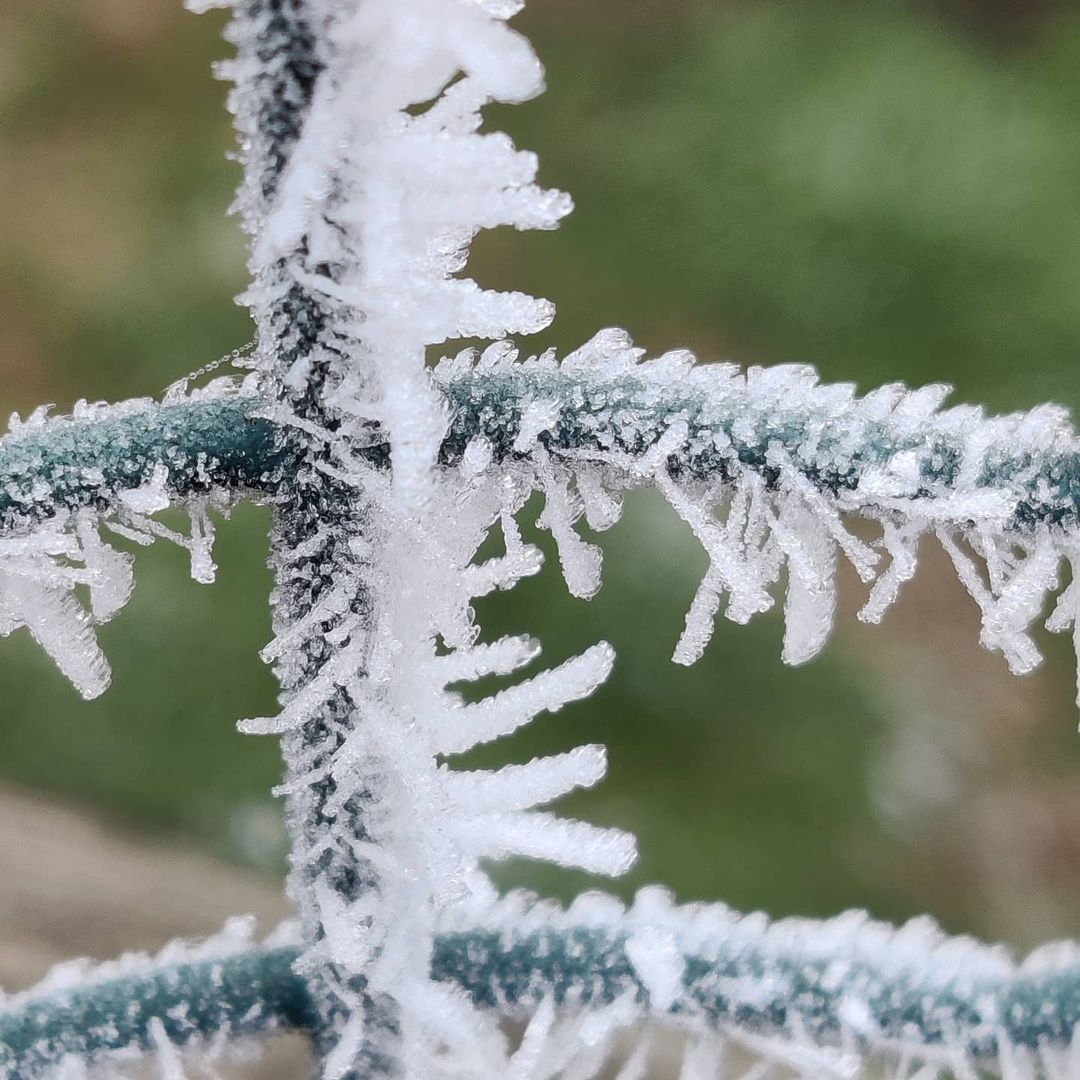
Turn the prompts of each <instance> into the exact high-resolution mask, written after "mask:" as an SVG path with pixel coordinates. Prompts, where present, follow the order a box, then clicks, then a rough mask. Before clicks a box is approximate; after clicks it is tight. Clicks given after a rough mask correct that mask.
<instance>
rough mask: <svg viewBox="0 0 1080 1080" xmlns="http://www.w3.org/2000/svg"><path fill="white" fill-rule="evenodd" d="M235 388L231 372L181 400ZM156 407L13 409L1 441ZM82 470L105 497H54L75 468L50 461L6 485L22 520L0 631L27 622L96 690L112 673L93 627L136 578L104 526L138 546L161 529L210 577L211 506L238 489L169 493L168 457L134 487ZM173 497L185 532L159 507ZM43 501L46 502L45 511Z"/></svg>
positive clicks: (6, 545) (1, 584) (6, 577)
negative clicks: (25, 412) (160, 515)
mask: <svg viewBox="0 0 1080 1080" xmlns="http://www.w3.org/2000/svg"><path fill="white" fill-rule="evenodd" d="M237 392H240V387H239V384H237V383H236V381H235V380H233V379H231V378H225V379H219V380H215V381H214V383H212V384H211V385H209V386H207V387H204V388H202V389H199V390H196V391H193V392H192V393H191V394H190V395H187V396H185V398H184V399H183V400H207V399H211V398H214V397H225V396H232V395H234V394H236V393H237ZM176 400H177V401H179V400H181V399H179V398H178V399H176ZM174 403H175V402H174ZM154 407H155V406H154V403H153V402H152V401H150V400H149V399H135V400H132V401H128V402H124V403H123V404H122V405H119V406H105V405H101V404H88V403H86V402H82V401H80V402H78V403H77V404H76V406H75V409H74V411H73V413H72V415H71V417H57V418H50V417H48V416H47V412H48V408H47V407H46V408H42V409H38V410H36V411H35V413H34V414H33V415H32V416H30V417H29V418H28V419H27V420H26V421H22V420H20V418H19V417H18V415H13V416H12V418H11V422H10V424H9V430H8V434H7V435H6V436H4V441H5V442H6V443H8V444H9V445H11V446H14V447H15V448H17V447H18V446H19V440H20V439H22V438H23V436H26V435H30V436H33V435H35V434H40V433H43V432H49V433H51V434H53V435H56V434H63V433H64V432H65V429H70V431H72V432H78V430H79V425H80V424H81V423H82V422H85V421H91V422H92V421H94V420H96V419H109V420H117V419H120V418H123V417H130V416H137V415H138V414H139V413H141V412H145V411H148V410H151V409H153V408H154ZM74 437H75V438H77V437H78V436H77V435H75V436H74ZM113 449H114V451H115V454H116V455H117V456H118V457H120V456H123V455H125V454H127V453H130V451H129V450H127V449H126V448H125V447H123V446H116V447H115V448H113ZM126 464H127V465H129V466H131V469H132V470H135V466H136V465H138V464H141V462H136V461H135V460H134V459H133V458H132V459H130V460H128V461H127V463H126ZM135 471H137V470H135ZM80 479H81V483H82V484H83V485H84V488H85V491H86V492H92V493H94V494H95V496H96V502H97V503H98V504H99V506H98V507H96V508H94V509H88V508H79V507H76V508H71V507H65V506H64V505H63V504H62V502H60V501H58V500H57V499H56V487H57V485H59V484H61V483H66V484H69V485H70V482H71V478H70V476H69V475H66V474H65V473H60V474H50V472H49V466H48V465H47V464H46V463H45V462H42V467H41V470H40V472H39V474H38V475H37V477H36V480H35V484H34V486H33V488H32V489H31V490H29V491H23V490H17V489H12V490H10V491H9V492H8V493H7V494H8V495H9V497H10V499H11V501H12V503H13V504H14V507H15V514H14V516H15V519H16V524H14V525H13V526H12V527H11V529H10V531H9V532H7V533H6V534H5V536H4V537H3V538H0V635H2V636H7V635H8V634H10V633H12V632H13V631H14V630H17V629H19V628H20V627H25V628H26V629H27V630H28V631H29V632H30V634H31V635H32V636H33V638H34V640H35V641H37V643H38V644H39V645H40V646H41V647H42V648H43V649H44V650H45V651H46V652H47V653H48V654H49V655H50V656H51V657H52V658H53V660H54V661H55V662H56V664H57V666H58V667H59V668H60V670H61V671H62V672H63V673H64V674H65V675H66V676H67V677H68V679H70V680H71V682H72V684H73V685H74V687H75V689H76V690H78V692H79V693H80V694H81V695H82V696H83V697H84V698H88V699H89V698H95V697H98V696H99V695H100V694H102V693H104V691H105V690H106V688H107V687H108V685H109V680H110V677H111V673H110V670H109V664H108V661H107V660H106V658H105V655H104V653H103V652H102V651H101V648H100V647H99V645H98V643H97V637H96V635H95V632H94V628H95V626H97V625H100V624H101V623H104V622H107V621H108V620H109V619H111V618H112V617H113V616H114V615H116V613H117V612H118V611H119V610H120V609H121V608H122V607H123V606H124V605H125V604H126V603H127V601H128V598H129V597H130V596H131V591H132V588H133V585H134V575H133V565H134V558H133V556H132V555H131V554H129V553H128V552H125V551H120V550H117V549H116V548H115V547H113V546H112V545H111V544H110V543H108V542H107V541H106V540H105V539H104V538H103V536H102V531H103V529H107V530H108V531H110V532H112V533H114V534H115V535H117V536H121V537H124V538H125V539H127V540H130V541H132V542H134V543H135V544H138V545H139V546H146V545H148V544H150V543H152V542H153V541H154V540H155V539H156V538H159V537H160V538H164V539H167V540H170V541H172V542H173V543H175V544H178V545H179V546H181V547H184V548H186V549H187V550H188V552H189V553H190V556H191V576H192V578H193V579H194V580H195V581H198V582H200V583H203V584H209V583H212V582H213V580H214V574H215V571H216V567H215V565H214V561H213V556H212V549H213V542H214V523H213V521H212V519H211V518H210V513H209V511H210V509H211V508H213V509H216V510H219V511H227V510H228V508H229V505H230V501H231V499H232V496H231V495H230V494H229V493H227V492H220V491H212V492H210V493H209V494H207V495H200V496H188V497H186V498H184V499H182V500H178V499H176V498H175V497H174V496H172V495H171V494H170V491H169V479H170V474H169V468H168V466H166V465H165V464H163V463H158V464H156V465H155V466H154V467H153V469H152V470H147V475H146V476H145V478H144V479H143V481H142V482H140V483H139V484H137V485H135V486H131V487H123V486H121V487H119V488H113V487H110V486H109V485H108V484H107V483H106V480H105V477H104V475H103V474H101V473H100V471H97V472H95V470H93V469H85V470H83V475H82V476H81V478H80ZM171 505H180V506H181V507H182V508H183V509H184V510H185V511H186V512H187V515H188V517H189V520H190V529H189V531H188V533H187V534H186V535H185V534H183V533H180V532H177V531H176V530H175V529H172V528H169V527H168V526H166V525H164V524H163V523H162V522H160V521H158V520H157V519H156V518H155V517H153V515H154V514H156V513H157V512H158V511H161V510H165V509H167V508H168V507H169V506H171ZM42 510H45V511H46V513H45V514H43V515H42V514H40V511H42ZM20 518H21V519H22V520H21V521H20V520H19V519H20ZM76 590H83V591H84V595H85V596H86V598H87V600H88V603H86V604H84V602H83V601H82V600H81V599H80V596H79V593H78V592H77V591H76Z"/></svg>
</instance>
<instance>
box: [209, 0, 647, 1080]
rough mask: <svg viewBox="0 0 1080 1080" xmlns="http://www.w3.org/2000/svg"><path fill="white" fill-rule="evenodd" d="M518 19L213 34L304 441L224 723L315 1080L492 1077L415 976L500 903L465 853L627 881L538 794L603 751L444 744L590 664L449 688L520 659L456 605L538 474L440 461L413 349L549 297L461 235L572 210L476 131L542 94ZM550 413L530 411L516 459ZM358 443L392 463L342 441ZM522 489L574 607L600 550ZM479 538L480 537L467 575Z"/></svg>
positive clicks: (479, 583)
mask: <svg viewBox="0 0 1080 1080" xmlns="http://www.w3.org/2000/svg"><path fill="white" fill-rule="evenodd" d="M517 6H518V5H516V4H513V3H500V2H487V0H398V2H395V3H393V4H384V3H370V2H362V0H346V2H344V3H341V2H337V0H334V2H330V0H307V2H302V0H295V2H290V3H287V4H281V5H276V6H275V5H262V4H258V3H256V4H247V3H245V4H237V5H235V11H236V18H235V20H234V23H233V26H232V29H231V31H230V36H231V38H232V40H234V42H235V43H236V45H237V48H238V53H237V56H236V58H235V60H233V61H231V62H230V64H229V65H228V67H227V73H228V75H229V76H230V77H231V78H232V79H233V80H234V83H235V89H234V91H233V93H232V96H231V99H230V100H231V106H232V108H233V110H234V112H235V113H236V116H237V124H238V128H239V130H240V132H241V138H242V144H243V156H244V161H245V167H246V179H245V185H244V187H243V189H242V190H241V194H240V200H239V205H240V207H241V210H242V212H243V215H244V220H245V225H246V228H247V230H248V232H249V234H250V236H251V269H252V272H253V276H254V284H253V286H252V287H251V289H250V290H249V291H248V293H247V294H246V296H245V301H246V302H247V303H248V304H249V305H250V306H251V308H252V312H253V314H254V316H255V318H256V321H257V323H258V325H259V330H260V352H259V357H260V359H259V362H258V368H259V371H260V372H261V375H262V377H263V389H264V392H265V394H266V396H267V397H268V398H271V399H272V404H270V405H269V406H268V410H267V415H268V416H269V417H270V418H272V419H273V420H275V421H276V422H278V423H279V424H281V425H283V426H285V427H288V428H290V429H292V430H293V431H294V432H295V433H297V435H298V436H299V437H301V438H303V439H305V440H307V445H308V447H309V453H308V455H307V457H306V458H305V460H304V462H303V463H302V465H301V472H300V474H299V476H298V477H297V478H296V480H297V483H296V486H295V488H294V493H292V494H289V495H286V496H285V497H284V498H283V500H282V506H281V509H280V510H279V512H278V514H279V516H278V525H277V527H276V533H275V553H274V565H275V569H276V572H277V575H278V584H277V587H276V589H275V623H274V625H275V633H276V639H275V641H273V642H271V643H270V644H269V645H268V646H267V648H266V649H265V650H264V653H263V655H264V657H266V658H267V659H268V660H270V661H271V662H272V663H274V664H275V665H276V668H277V671H278V675H279V678H280V679H281V682H282V686H283V694H282V709H281V712H280V713H279V714H278V715H276V716H271V717H256V718H251V719H248V720H245V721H243V722H242V724H241V729H242V730H244V731H247V732H251V733H276V734H280V735H281V736H282V745H283V753H284V757H285V761H286V766H287V769H286V776H285V779H284V781H283V783H282V784H281V786H280V788H279V791H280V792H281V794H283V795H284V796H285V797H286V799H287V800H288V810H287V815H288V819H289V821H290V828H291V831H292V836H293V845H294V846H293V853H292V862H293V870H292V874H291V879H290V882H291V883H290V891H291V893H292V895H293V896H294V897H295V899H296V901H297V903H298V906H299V908H300V915H301V923H302V926H303V927H304V944H305V951H304V954H303V956H302V957H301V960H300V962H299V963H300V970H302V971H303V972H305V973H306V974H310V975H311V976H312V985H313V986H314V987H315V997H316V1000H317V1006H318V1008H319V1010H320V1011H321V1013H322V1014H323V1016H324V1018H325V1021H326V1025H327V1028H328V1040H327V1042H328V1045H327V1046H326V1047H325V1048H324V1049H325V1052H324V1063H323V1071H324V1074H325V1075H326V1076H327V1077H344V1076H351V1075H353V1073H354V1071H355V1072H360V1073H363V1074H364V1075H367V1073H368V1071H377V1070H379V1069H380V1068H382V1067H383V1065H381V1064H379V1063H380V1062H387V1061H393V1062H395V1063H396V1064H395V1065H394V1066H393V1067H392V1068H390V1067H389V1066H387V1067H388V1068H390V1071H395V1070H396V1071H400V1072H401V1073H403V1074H404V1075H407V1076H415V1077H421V1076H423V1077H427V1076H435V1075H437V1074H439V1073H440V1072H441V1071H444V1070H445V1071H446V1072H456V1073H458V1074H460V1073H461V1072H462V1071H463V1070H464V1071H465V1072H467V1073H468V1074H469V1075H477V1076H480V1075H486V1073H485V1072H484V1069H483V1068H482V1067H481V1066H480V1064H479V1062H480V1061H481V1059H480V1058H477V1055H478V1054H479V1053H480V1052H481V1048H480V1047H478V1046H477V1045H475V1039H474V1038H473V1035H474V1031H475V1030H478V1029H477V1028H476V1026H475V1025H472V1027H470V1021H469V1016H470V1015H471V1014H472V1009H471V1007H470V1006H469V1005H468V1004H467V1002H466V1001H465V1000H464V999H463V998H461V997H459V996H455V995H454V994H452V993H451V992H449V991H448V990H447V989H446V988H445V987H440V986H435V985H433V984H432V983H431V981H430V977H429V968H430V954H431V948H432V941H433V933H434V920H435V918H436V917H437V915H438V913H439V912H440V911H444V910H447V909H449V908H451V907H453V906H454V905H456V904H459V903H463V902H466V901H474V900H475V899H476V898H477V897H489V896H491V895H492V894H493V890H492V887H491V885H490V884H489V883H488V881H487V879H486V877H485V876H484V874H483V871H482V868H481V863H482V860H484V859H489V858H504V857H506V856H512V855H520V856H526V857H531V858H539V859H545V860H549V861H552V862H555V863H560V864H563V865H566V866H573V867H578V868H581V869H584V870H587V871H591V872H594V873H602V874H620V873H622V872H624V871H625V870H626V869H627V868H628V867H629V866H630V864H631V863H632V861H633V859H634V855H635V853H634V844H633V840H632V838H630V837H629V836H627V835H626V834H624V833H622V832H620V831H618V830H614V829H599V828H596V827H594V826H591V825H588V824H585V823H582V822H573V821H566V820H562V819H561V818H558V817H556V816H555V815H554V814H552V813H551V812H550V811H547V810H543V809H540V808H541V807H544V806H546V805H547V804H549V803H551V802H552V801H554V800H556V799H558V798H559V797H560V796H562V795H564V794H565V793H567V792H568V791H571V790H573V789H574V788H579V787H583V786H588V785H591V784H594V783H596V782H597V780H599V778H600V776H601V775H602V773H603V770H604V764H605V758H604V755H603V752H602V750H600V749H599V748H597V747H591V746H590V747H581V748H579V749H578V750H577V751H571V752H570V753H566V754H558V755H553V756H551V757H548V758H544V759H540V760H537V761H533V762H530V763H528V764H522V765H514V766H508V767H507V768H506V769H503V770H498V771H494V772H489V773H474V772H463V771H458V770H456V769H455V768H454V767H453V760H452V759H453V758H454V757H455V756H456V755H459V754H462V753H464V752H465V751H467V750H469V749H471V748H472V747H474V746H477V745H479V744H482V743H487V742H490V741H492V740H495V739H499V738H502V737H503V736H505V735H509V734H510V733H512V732H513V731H515V730H517V729H518V728H519V727H521V726H522V725H523V724H527V723H528V722H529V721H531V720H532V719H533V718H534V717H536V716H537V715H539V714H541V713H544V712H553V711H555V710H558V709H561V708H563V707H564V706H567V705H569V704H571V703H572V702H574V701H577V700H579V699H580V698H583V697H586V696H588V695H589V694H591V693H592V692H593V691H594V690H595V689H596V688H597V687H598V686H599V685H600V683H601V682H603V680H604V679H605V678H606V677H607V675H608V673H609V672H610V670H611V667H612V663H613V654H612V650H611V649H610V647H609V646H608V645H607V644H605V643H599V644H597V645H595V646H594V647H592V648H591V649H588V650H586V651H585V652H584V653H583V654H582V655H580V656H577V657H572V658H570V659H568V660H566V661H564V662H563V663H561V664H559V665H557V666H555V667H553V668H551V669H549V670H547V671H541V672H540V673H538V674H528V675H526V676H525V677H521V676H517V677H516V681H513V682H511V683H510V685H508V686H506V687H505V688H504V689H502V690H499V691H498V692H495V693H492V694H489V695H488V696H486V697H482V698H481V699H480V700H475V694H470V695H468V696H466V695H467V692H466V691H465V690H463V689H461V688H462V687H466V686H467V685H468V684H469V683H470V682H474V681H475V680H478V679H483V678H485V677H487V676H492V675H496V676H516V673H517V672H518V671H519V670H521V669H522V668H524V667H526V666H527V665H529V664H531V663H532V662H533V660H534V659H535V657H536V655H537V652H538V647H537V645H536V643H535V642H533V641H531V640H530V639H527V638H522V637H508V638H504V639H501V640H496V641H487V642H481V641H479V640H478V636H479V629H478V628H477V626H476V625H475V623H474V617H473V609H472V606H471V605H472V602H473V600H474V599H475V598H477V597H481V596H484V595H486V594H488V593H490V592H491V591H493V590H497V589H509V588H512V587H513V586H514V585H515V584H516V583H517V582H518V581H519V580H521V579H522V578H523V577H526V576H529V575H532V574H535V573H536V572H537V571H538V570H539V568H540V564H541V556H540V552H539V550H538V549H536V548H535V547H534V546H533V545H531V544H527V543H525V542H524V540H523V538H522V536H521V533H520V531H519V528H518V525H517V522H516V521H515V515H516V514H518V513H519V511H520V510H521V509H522V507H523V505H524V503H525V501H526V500H527V498H528V496H529V494H530V492H531V490H532V487H531V484H530V483H529V482H528V481H527V479H526V478H524V477H522V478H515V477H513V476H511V475H507V474H506V473H505V471H504V470H502V469H500V468H499V467H498V465H497V462H495V453H494V447H493V446H492V445H491V444H490V443H488V442H487V441H485V440H483V439H477V440H473V441H472V442H470V444H469V445H468V447H467V448H466V451H465V453H464V455H463V457H462V460H461V462H460V465H459V466H457V467H454V468H451V469H443V468H437V467H436V466H437V464H438V462H439V455H440V450H441V447H442V444H443V442H444V440H445V438H446V436H447V433H448V426H449V422H450V416H449V412H448V409H447V406H446V403H445V401H444V398H443V395H442V393H441V391H440V388H439V387H438V386H437V385H436V383H435V382H434V380H433V378H432V374H431V372H430V370H429V369H428V367H427V353H428V350H429V349H430V348H431V347H433V346H438V345H441V344H443V343H444V342H446V341H448V340H450V339H454V338H476V337H480V338H487V339H501V338H503V337H504V336H505V335H507V334H510V333H532V332H534V331H537V330H539V329H541V328H543V327H544V326H546V325H547V323H548V322H549V321H550V319H551V316H552V314H553V307H552V305H551V304H550V303H549V302H548V301H546V300H538V299H534V298H532V297H528V296H525V295H524V294H521V293H517V292H496V291H491V290H486V289H482V288H480V287H479V286H478V285H477V284H476V283H475V282H473V281H471V280H468V279H467V278H464V277H462V276H461V274H460V272H461V271H462V270H463V268H464V266H465V263H466V260H467V255H468V248H469V244H470V242H471V240H472V238H473V237H474V235H475V234H476V233H477V232H478V231H479V230H481V229H485V228H493V227H496V226H506V225H509V226H512V227H514V228H518V229H537V228H539V229H548V228H553V227H554V226H555V225H556V224H557V222H558V220H559V219H560V218H561V217H562V216H563V215H564V214H566V213H567V211H568V210H569V209H570V200H569V198H568V197H567V196H565V195H563V194H561V193H559V192H552V191H546V190H544V189H542V188H540V187H538V186H537V185H536V183H535V176H536V171H537V161H536V158H535V155H533V154H531V153H528V152H525V151H520V150H517V149H516V148H515V147H514V146H513V144H512V143H511V141H510V140H509V139H508V138H507V136H505V135H504V134H501V133H498V132H496V133H490V134H489V133H481V131H480V127H481V122H482V119H481V112H480V110H481V108H482V107H483V106H484V105H486V104H487V103H489V102H491V101H503V102H516V101H522V100H524V99H526V98H528V97H531V96H532V95H534V94H536V93H537V92H538V91H539V90H540V89H541V88H542V69H541V67H540V65H539V63H538V61H537V60H536V57H535V56H534V55H533V52H532V49H531V47H530V46H529V44H528V42H527V41H525V39H524V38H522V37H521V36H520V35H518V34H517V33H515V32H514V31H512V30H510V29H509V28H508V27H507V26H506V24H505V20H506V18H507V17H509V16H510V15H512V14H513V13H514V11H515V10H516V8H517ZM267 57H271V58H272V59H270V60H269V62H268V60H267ZM311 76H314V77H311ZM290 104H295V105H296V108H297V111H302V115H301V117H300V118H299V120H298V119H297V118H296V117H293V116H285V115H284V114H285V113H286V112H287V111H288V109H289V106H290ZM496 347H498V346H496ZM554 408H555V405H554V404H550V405H545V404H544V403H542V402H534V403H533V404H532V406H531V409H530V411H529V414H528V416H527V417H526V422H525V425H524V430H522V431H521V432H520V433H519V434H518V445H519V446H520V447H521V450H522V453H528V452H529V451H530V450H532V449H533V448H534V445H535V442H536V439H537V437H538V436H539V435H540V434H541V433H542V432H543V431H544V430H546V428H547V426H548V423H549V419H550V418H549V416H548V413H550V412H551V411H552V409H554ZM376 430H377V431H378V433H379V438H380V439H382V440H384V441H385V444H386V445H387V446H388V449H389V466H390V467H389V470H381V469H379V468H377V467H374V466H373V465H372V464H371V463H370V461H369V460H368V459H367V458H366V457H365V456H364V451H365V450H366V449H367V448H368V447H369V446H370V445H371V443H372V440H373V434H372V433H373V432H374V431H376ZM542 482H543V483H544V490H545V494H546V498H547V504H546V507H545V510H544V513H543V514H542V516H541V520H540V524H541V525H542V526H543V527H545V528H547V529H549V530H550V531H551V532H552V534H553V535H554V536H555V538H556V541H557V543H558V545H559V552H560V560H561V562H562V566H563V570H564V573H565V576H566V579H567V583H568V584H569V585H570V588H571V591H573V592H575V593H576V594H578V595H591V594H592V593H593V592H595V591H596V589H597V587H598V586H599V551H598V550H597V549H596V548H594V547H592V546H591V545H588V544H586V543H585V542H584V541H582V540H581V539H580V538H579V537H578V536H577V534H576V533H575V532H574V530H573V524H574V522H575V520H576V519H577V518H578V516H579V515H580V514H581V512H582V506H581V502H580V500H579V499H578V497H577V495H576V494H573V493H571V492H569V491H567V490H566V488H565V486H564V484H563V483H562V481H561V480H560V479H559V478H558V477H557V476H556V474H555V472H554V471H551V472H542ZM598 497H599V504H598V505H599V506H601V507H604V506H606V505H607V500H605V499H604V498H603V496H602V494H600V493H598ZM594 504H596V500H595V499H594ZM328 506H336V507H338V508H339V509H338V510H337V512H336V513H335V511H334V510H328V509H327V507H328ZM599 513H601V515H602V514H603V509H601V510H600V511H599ZM493 528H496V529H497V530H498V531H499V532H500V533H501V535H502V539H503V550H502V552H501V553H500V554H497V555H494V556H492V557H491V558H488V559H486V560H484V561H479V562H478V561H477V560H476V555H477V552H478V550H479V548H480V546H481V544H482V543H483V542H484V540H485V539H486V538H487V536H488V534H489V531H490V530H492V529H493ZM324 578H325V579H331V578H332V583H331V584H330V585H329V586H328V587H324V586H323V585H322V580H323V579H324ZM447 759H450V760H449V761H448V760H447ZM358 978H362V979H363V990H362V991H360V990H357V989H356V986H357V979H358ZM384 1017H385V1019H383V1018H384ZM451 1018H456V1020H455V1022H454V1023H451V1022H450V1021H451Z"/></svg>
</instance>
